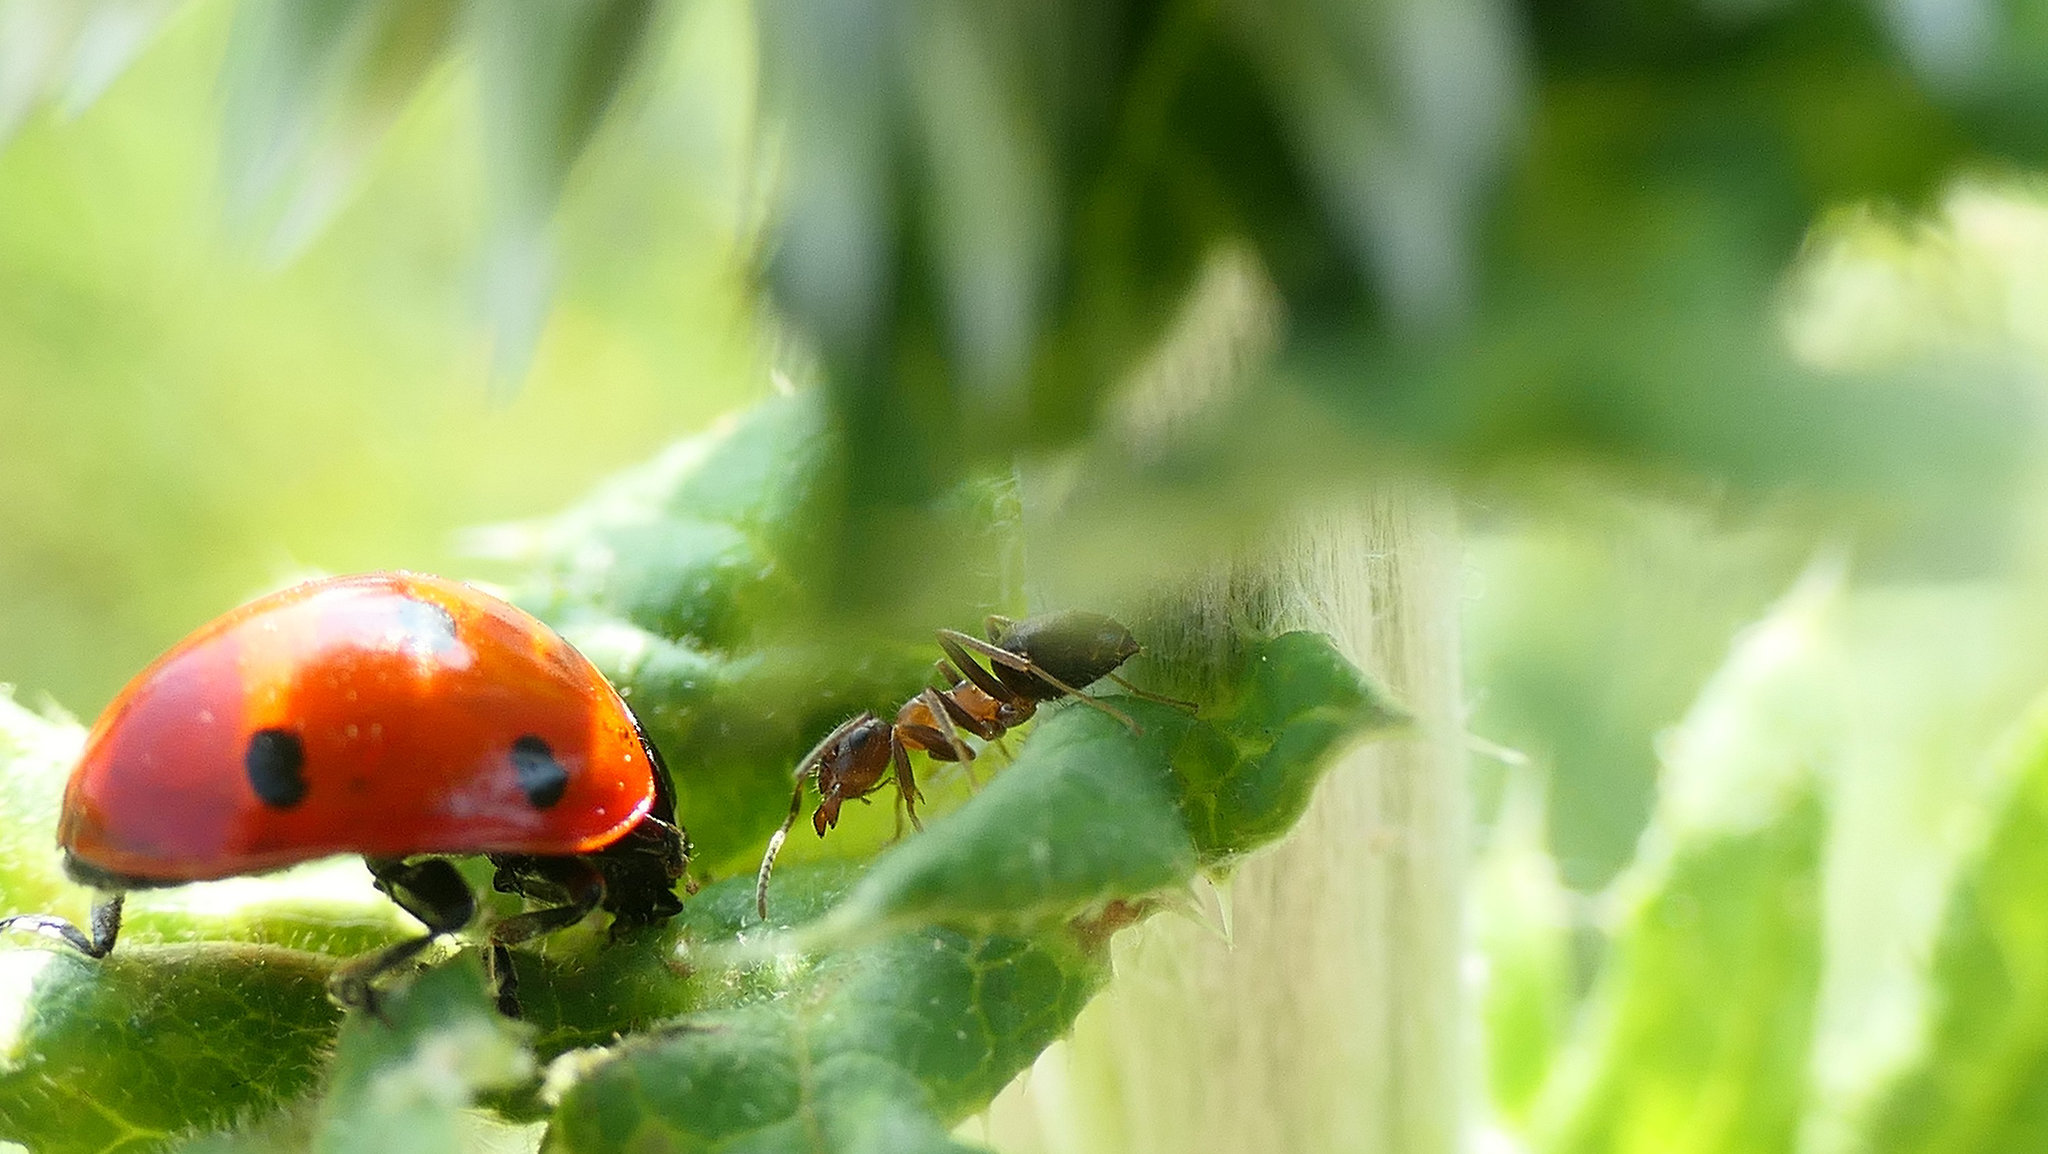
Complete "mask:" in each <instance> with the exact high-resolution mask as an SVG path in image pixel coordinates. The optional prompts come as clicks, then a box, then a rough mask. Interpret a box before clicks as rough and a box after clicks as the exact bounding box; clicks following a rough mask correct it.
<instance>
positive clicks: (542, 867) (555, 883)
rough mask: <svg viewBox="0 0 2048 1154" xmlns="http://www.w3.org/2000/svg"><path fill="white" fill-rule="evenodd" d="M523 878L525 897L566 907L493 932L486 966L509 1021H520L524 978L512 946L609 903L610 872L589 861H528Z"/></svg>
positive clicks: (511, 921)
mask: <svg viewBox="0 0 2048 1154" xmlns="http://www.w3.org/2000/svg"><path fill="white" fill-rule="evenodd" d="M520 878H521V881H522V883H523V884H522V885H521V887H520V890H519V892H520V893H521V894H523V895H525V896H527V897H530V898H537V899H539V900H541V901H558V902H560V903H561V904H560V905H554V906H548V907H546V908H545V909H538V910H529V911H528V912H526V913H523V914H518V915H516V916H514V917H509V918H506V919H505V920H504V921H501V922H499V923H497V924H496V925H494V926H492V927H491V934H490V940H491V948H490V952H489V953H488V954H486V955H485V961H486V965H487V967H488V969H489V970H490V973H491V978H492V983H493V985H494V986H495V987H496V989H497V1000H498V1012H499V1013H501V1014H503V1015H505V1016H506V1017H508V1018H517V1017H519V1016H520V1006H519V973H518V971H517V970H515V969H514V968H513V966H512V951H511V950H510V949H509V948H508V947H510V946H512V945H515V944H517V943H519V942H524V941H529V940H531V939H533V938H537V937H539V936H541V935H542V934H549V933H553V932H554V931H556V930H559V929H566V928H567V927H569V926H573V925H575V924H576V923H577V922H580V921H582V920H583V919H584V918H586V917H589V916H590V913H591V911H593V910H595V909H597V907H598V906H599V905H601V904H603V902H604V890H605V884H604V871H603V870H600V869H599V868H598V867H597V866H596V865H595V864H594V863H592V862H591V861H590V860H589V859H588V858H580V857H534V858H527V859H525V861H524V862H522V863H521V869H520Z"/></svg>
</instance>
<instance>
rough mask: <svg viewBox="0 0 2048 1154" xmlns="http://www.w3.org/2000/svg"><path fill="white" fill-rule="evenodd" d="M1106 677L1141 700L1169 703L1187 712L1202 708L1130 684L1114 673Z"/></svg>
mask: <svg viewBox="0 0 2048 1154" xmlns="http://www.w3.org/2000/svg"><path fill="white" fill-rule="evenodd" d="M1108 677H1109V679H1110V680H1111V681H1114V682H1116V683H1117V684H1118V685H1121V686H1123V687H1124V692H1126V693H1128V694H1130V695H1131V696H1132V697H1136V698H1139V699H1140V700H1143V701H1152V702H1157V703H1158V704H1160V705H1171V706H1173V707H1174V708H1175V709H1185V710H1187V711H1188V712H1189V713H1197V712H1200V710H1201V708H1202V707H1201V706H1199V705H1196V704H1195V703H1194V702H1192V701H1182V700H1181V699H1180V698H1178V697H1168V696H1166V695H1165V694H1163V693H1154V692H1152V691H1151V690H1149V689H1140V688H1138V687H1137V686H1135V685H1132V684H1131V683H1130V682H1128V681H1125V680H1124V679H1123V678H1122V677H1121V676H1119V675H1118V674H1115V673H1111V674H1108Z"/></svg>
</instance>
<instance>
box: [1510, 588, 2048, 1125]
mask: <svg viewBox="0 0 2048 1154" xmlns="http://www.w3.org/2000/svg"><path fill="white" fill-rule="evenodd" d="M2043 626H2044V622H2043V620H2042V618H2041V615H2040V613H2039V611H2038V602H2037V601H2036V600H2035V598H2033V597H2032V596H2028V595H2023V594H2020V593H2017V592H2011V591H2008V592H1994V591H1993V589H1992V588H1991V587H1988V586H1948V585H1935V586H1929V587H1922V588H1912V589H1886V590H1871V589H1846V588H1844V587H1843V586H1842V585H1841V583H1840V579H1839V573H1838V572H1837V571H1836V570H1834V569H1833V567H1832V566H1830V565H1821V566H1817V567H1816V568H1815V569H1814V570H1813V571H1812V572H1810V573H1809V575H1808V576H1807V577H1806V578H1805V579H1804V580H1803V582H1802V583H1801V585H1800V586H1799V587H1798V588H1797V589H1796V590H1795V591H1794V593H1793V594H1791V595H1789V596H1788V597H1786V598H1785V599H1784V601H1783V602H1781V603H1780V605H1779V606H1778V607H1777V608H1776V609H1775V610H1774V611H1773V612H1772V613H1771V614H1770V615H1769V616H1767V617H1766V618H1765V619H1764V621H1762V622H1761V623H1759V624H1758V625H1756V626H1755V627H1753V628H1752V629H1751V630H1750V631H1749V632H1748V633H1746V634H1745V635H1744V636H1743V638H1742V640H1741V642H1740V643H1739V644H1738V645H1737V646H1736V648H1735V649H1734V651H1733V652H1732V653H1731V654H1730V656H1729V657H1728V659H1727V660H1726V661H1725V662H1724V664H1723V665H1722V667H1721V668H1720V669H1719V670H1718V671H1717V672H1716V673H1715V674H1714V676H1713V677H1712V678H1711V679H1710V680H1709V681H1708V682H1707V684H1706V686H1705V688H1704V690H1703V691H1702V693H1701V695H1700V696H1699V698H1698V699H1697V701H1696V702H1695V703H1694V704H1693V706H1692V708H1691V710H1690V711H1689V712H1688V713H1687V715H1686V716H1685V718H1684V720H1683V721H1682V722H1681V723H1680V725H1679V726H1678V727H1677V728H1676V729H1675V730H1673V731H1672V732H1671V733H1668V734H1666V735H1664V737H1663V739H1662V740H1661V741H1660V742H1659V752H1660V754H1661V761H1662V772H1661V778H1660V782H1659V803H1658V807H1657V811H1656V813H1655V815H1654V816H1653V817H1652V819H1651V821H1650V823H1649V827H1648V829H1647V831H1646V832H1645V834H1644V837H1643V840H1642V842H1641V844H1640V847H1639V849H1638V852H1637V854H1636V857H1635V859H1634V860H1633V862H1632V863H1631V864H1630V865H1629V866H1628V868H1627V869H1625V870H1624V871H1623V872H1622V873H1621V875H1620V876H1619V877H1618V878H1617V879H1616V881H1615V883H1614V885H1613V886H1612V887H1611V888H1610V889H1609V890H1608V891H1607V892H1606V893H1604V894H1603V895H1602V897H1601V901H1602V903H1603V908H1604V909H1605V911H1606V913H1607V915H1608V916H1607V917H1606V918H1604V919H1600V920H1597V921H1593V922H1590V923H1589V922H1587V921H1585V920H1581V919H1579V918H1577V917H1575V914H1576V913H1577V912H1579V911H1580V910H1582V909H1584V908H1585V907H1583V906H1581V905H1576V904H1575V903H1574V902H1573V900H1572V899H1570V898H1569V897H1568V896H1567V891H1565V890H1564V889H1563V888H1562V887H1561V886H1560V884H1559V879H1558V877H1557V872H1556V871H1557V862H1556V860H1555V859H1554V858H1552V857H1551V856H1550V855H1548V854H1547V853H1544V852H1542V850H1541V849H1540V848H1539V844H1538V842H1537V839H1536V836H1535V831H1534V829H1533V826H1534V821H1533V817H1532V815H1533V813H1534V812H1535V809H1536V805H1537V800H1536V798H1535V797H1534V796H1532V794H1531V792H1530V789H1529V787H1528V785H1527V784H1526V782H1527V779H1526V778H1525V777H1522V776H1519V775H1518V776H1517V777H1515V778H1511V781H1512V782H1515V783H1516V784H1511V786H1510V789H1509V792H1508V795H1507V796H1508V803H1509V807H1508V810H1507V812H1506V813H1505V814H1504V816H1503V817H1502V819H1501V824H1500V825H1499V826H1498V827H1497V829H1496V832H1495V840H1494V844H1493V846H1492V847H1491V849H1490V850H1489V852H1488V855H1487V859H1486V862H1485V865H1484V870H1483V873H1482V884H1481V886H1480V888H1479V890H1478V891H1477V892H1478V894H1479V897H1480V900H1481V903H1482V905H1481V925H1482V926H1483V927H1485V929H1484V931H1483V933H1482V935H1481V944H1482V947H1483V949H1484V950H1485V952H1486V955H1487V968H1488V975H1489V978H1488V983H1487V986H1486V989H1485V995H1484V999H1483V1003H1482V1005H1483V1009H1484V1012H1485V1014H1486V1026H1487V1040H1488V1051H1489V1053H1488V1057H1489V1061H1490V1066H1491V1070H1490V1072H1491V1074H1492V1077H1493V1091H1494V1107H1495V1111H1496V1115H1497V1118H1498V1121H1499V1124H1501V1125H1503V1126H1504V1127H1506V1128H1508V1129H1509V1130H1510V1131H1512V1132H1513V1133H1514V1134H1515V1135H1516V1137H1517V1138H1518V1140H1520V1141H1521V1142H1522V1143H1524V1144H1526V1146H1527V1148H1529V1149H1531V1150H1533V1151H1537V1152H1539V1154H1544V1152H1551V1151H1560V1152H1561V1151H1572V1152H1575V1154H1585V1152H1590V1151H1608V1152H1625V1151H1652V1150H1654V1151H1665V1150H1670V1149H1674V1148H1678V1149H1685V1150H1689V1151H1698V1152H1702V1154H1705V1152H1720V1151H1727V1152H1730V1154H1733V1152H1736V1151H1741V1152H1745V1154H1746V1152H1751V1151H1768V1150H1784V1151H1793V1150H1799V1151H1825V1152H1835V1151H1852V1150H1856V1151H1868V1150H1901V1151H1904V1150H1913V1151H1929V1150H1982V1151H1992V1150H2014V1149H2026V1148H2029V1147H2030V1146H2031V1145H2033V1144H2036V1143H2037V1142H2038V1140H2039V1135H2040V1134H2041V1133H2042V1131H2041V1130H2040V1128H2039V1126H2040V1116H2039V1112H2038V1110H2036V1109H2035V1108H2034V1105H2033V1104H2034V1103H2035V1102H2036V1101H2037V1100H2038V1099H2039V1097H2040V1092H2041V1088H2040V1085H2039V1082H2040V1073H2039V1070H2040V1066H2041V1055H2042V1053H2043V1052H2044V1050H2043V1047H2044V1045H2048V1043H2044V1040H2043V1037H2042V1036H2041V1034H2042V1032H2041V1030H2040V1029H2039V1028H2038V1022H2037V1021H2036V1019H2037V1018H2039V1016H2040V1015H2039V1013H2038V1010H2037V1007H2036V1006H2035V1003H2036V1002H2038V1000H2039V998H2040V996H2041V987H2042V982H2041V975H2042V972H2043V970H2042V958H2043V957H2044V956H2048V954H2044V946H2043V935H2042V932H2041V925H2040V917H2039V910H2040V909H2041V894H2040V893H2039V892H2038V891H2039V884H2038V881H2039V876H2040V873H2041V871H2040V870H2039V869H2037V868H2035V866H2036V865H2037V864H2038V863H2037V861H2036V859H2037V858H2038V857H2039V856H2040V851H2039V846H2040V843H2041V840H2042V830H2041V828H2040V827H2041V824H2042V820H2043V818H2042V812H2043V803H2042V797H2043V792H2042V770H2041V767H2042V765H2043V758H2042V753H2041V750H2042V746H2043V732H2044V731H2043V728H2042V723H2041V716H2042V715H2041V712H2040V706H2039V704H2038V701H2035V702H2034V703H2033V704H2029V699H2030V698H2032V697H2035V696H2036V695H2037V693H2038V689H2037V687H2038V685H2039V684H2040V683H2041V680H2042V678H2043V677H2044V676H2048V666H2044V661H2043V658H2042V657H2041V656H2040V653H2041V650H2040V648H2039V636H2040V631H2041V629H2042V628H2043ZM1816 687H1826V690H1825V691H1818V690H1817V689H1816ZM2015 717H2017V718H2018V719H2019V720H2018V721H2017V723H2015V721H2014V720H2013V719H2014V718H2015ZM1520 772H1521V773H1522V774H1526V773H1528V772H1529V771H1526V770H1524V771H1520ZM1574 962H1576V963H1577V965H1576V966H1575V965H1574V964H1573V963H1574ZM1588 964H1590V966H1591V970H1590V981H1587V980H1584V978H1582V976H1581V973H1575V970H1579V971H1581V972H1583V970H1584V967H1586V966H1587V965H1588Z"/></svg>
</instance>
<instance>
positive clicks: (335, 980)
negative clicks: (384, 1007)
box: [327, 858, 476, 1013]
mask: <svg viewBox="0 0 2048 1154" xmlns="http://www.w3.org/2000/svg"><path fill="white" fill-rule="evenodd" d="M365 861H366V863H367V864H368V865H369V867H370V875H371V876H372V877H374V878H376V880H377V888H378V889H380V890H383V891H384V892H385V893H386V894H388V895H390V897H391V900H392V901H394V902H397V903H398V907H399V908H400V909H402V910H404V911H405V912H406V913H409V914H411V915H412V916H413V917H415V918H418V919H419V920H420V922H421V923H422V924H423V925H425V926H426V927H427V932H426V933H424V934H422V935H420V936H419V937H417V938H407V939H406V940H404V941H402V942H398V943H396V944H395V945H390V946H386V947H384V948H383V949H381V950H377V951H375V952H374V953H369V954H365V955H363V956H362V957H360V958H356V959H354V960H353V961H348V962H344V963H342V964H341V965H340V966H337V967H336V968H335V970H334V973H333V974H331V975H329V976H328V979H327V996H328V997H330V998H333V999H334V1000H335V1002H336V1003H337V1004H339V1005H340V1006H341V1008H342V1009H344V1010H354V1009H364V1010H368V1011H370V1012H371V1013H376V1012H377V991H376V988H375V982H376V981H377V979H378V978H381V977H383V976H384V975H386V974H388V973H390V972H392V971H393V970H396V969H398V968H399V967H401V966H403V965H405V963H407V962H409V961H411V960H412V959H413V958H414V957H415V956H417V955H418V954H419V953H420V952H421V951H422V950H425V949H426V948H427V947H428V946H430V945H432V944H433V942H434V939H435V938H438V937H440V936H441V935H443V934H452V933H454V932H455V931H457V930H459V929H461V928H462V927H464V926H466V925H468V924H469V922H470V919H471V918H474V917H475V916H476V895H475V894H473V893H471V892H470V890H469V883H468V882H466V881H463V880H462V875H461V874H460V873H458V872H457V871H456V869H455V866H454V864H453V863H451V862H449V861H448V860H447V859H445V858H428V859H426V860H425V861H420V862H413V863H410V864H408V863H406V862H404V861H401V860H399V859H396V858H374V859H365Z"/></svg>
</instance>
